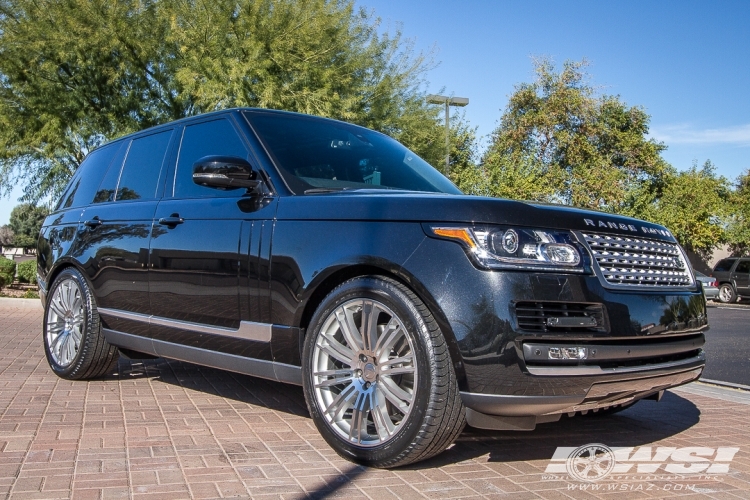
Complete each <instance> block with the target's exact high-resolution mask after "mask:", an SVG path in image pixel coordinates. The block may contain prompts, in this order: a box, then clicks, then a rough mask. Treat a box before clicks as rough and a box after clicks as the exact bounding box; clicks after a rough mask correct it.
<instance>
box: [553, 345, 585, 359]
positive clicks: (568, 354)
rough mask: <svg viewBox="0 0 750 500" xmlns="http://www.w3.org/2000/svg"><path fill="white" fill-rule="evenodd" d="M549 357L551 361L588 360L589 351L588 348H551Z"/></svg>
mask: <svg viewBox="0 0 750 500" xmlns="http://www.w3.org/2000/svg"><path fill="white" fill-rule="evenodd" d="M547 356H548V357H549V359H586V358H587V357H588V356H589V350H588V349H587V348H586V347H550V348H549V350H548V351H547Z"/></svg>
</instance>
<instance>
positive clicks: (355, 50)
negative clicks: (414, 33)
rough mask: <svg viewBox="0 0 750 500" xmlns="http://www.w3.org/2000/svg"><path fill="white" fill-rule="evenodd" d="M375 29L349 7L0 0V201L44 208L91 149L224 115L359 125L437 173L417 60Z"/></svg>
mask: <svg viewBox="0 0 750 500" xmlns="http://www.w3.org/2000/svg"><path fill="white" fill-rule="evenodd" d="M378 22H379V21H378V20H377V19H373V18H372V16H371V15H370V14H368V13H367V12H365V11H364V10H362V9H357V8H356V7H355V3H354V1H353V0H257V1H256V0H233V1H228V0H217V1H214V2H194V1H191V0H158V1H157V0H145V1H144V0H123V1H119V2H109V1H106V0H66V1H64V2H55V1H50V0H46V1H45V0H42V1H37V0H0V194H6V195H7V194H8V193H9V192H10V190H11V189H12V188H13V187H14V186H15V184H16V183H17V182H19V181H20V182H22V183H23V186H24V196H23V199H24V200H26V201H32V202H36V201H38V200H39V199H42V198H44V197H45V196H49V195H51V196H52V197H55V196H56V195H57V194H59V192H60V190H61V188H62V186H64V184H65V183H66V181H67V180H68V179H69V178H70V176H71V175H72V173H73V172H74V171H75V169H76V168H77V167H78V165H79V164H80V162H81V160H82V159H83V157H84V156H85V154H86V153H87V152H88V151H89V150H91V149H92V148H93V147H95V146H96V145H98V144H100V143H101V142H103V141H104V140H107V139H111V138H114V137H117V136H120V135H122V134H125V133H128V132H132V131H135V130H139V129H142V128H145V127H148V126H152V125H155V124H158V123H164V122H166V121H169V120H173V119H177V118H181V117H184V116H189V115H193V114H196V113H201V112H206V111H213V110H216V109H222V108H227V107H233V106H256V107H262V108H276V109H286V110H291V111H299V112H304V113H311V114H316V115H321V116H327V117H332V118H338V119H344V120H347V121H350V122H354V123H358V124H361V125H365V126H368V127H371V128H375V129H377V130H380V131H383V132H385V133H388V134H389V135H392V136H394V137H395V138H397V139H399V140H401V141H402V142H404V143H405V144H406V145H407V147H410V148H412V149H413V150H414V151H415V152H416V153H417V154H419V155H421V156H423V157H424V158H425V159H426V160H428V161H430V162H432V163H433V164H436V165H437V164H438V162H439V159H440V155H438V154H437V152H438V151H439V145H440V144H442V142H441V141H440V137H441V136H440V132H441V127H440V123H439V119H438V115H439V111H440V109H439V107H437V106H429V105H427V104H426V103H425V102H424V99H423V97H424V96H423V95H422V94H421V93H420V91H419V88H420V85H421V84H422V80H421V78H422V75H423V74H424V71H425V70H426V69H427V68H428V67H429V61H428V60H427V58H425V56H423V55H422V54H416V55H415V54H414V53H413V51H412V50H411V46H410V45H409V44H408V43H406V42H404V41H403V40H402V38H401V34H400V33H398V32H396V33H395V34H381V33H379V32H378ZM19 124H23V126H19Z"/></svg>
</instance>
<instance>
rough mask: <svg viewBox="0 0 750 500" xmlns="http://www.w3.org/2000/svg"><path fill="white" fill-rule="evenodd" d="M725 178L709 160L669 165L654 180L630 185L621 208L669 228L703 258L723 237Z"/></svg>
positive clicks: (728, 192) (726, 205) (726, 195)
mask: <svg viewBox="0 0 750 500" xmlns="http://www.w3.org/2000/svg"><path fill="white" fill-rule="evenodd" d="M731 195H732V194H731V190H730V186H729V182H728V181H727V179H725V178H724V177H720V176H717V175H716V168H715V167H714V165H713V164H712V163H711V161H706V162H705V163H704V164H703V166H702V167H700V168H699V167H698V165H697V164H696V163H694V164H693V166H692V167H691V168H690V169H689V170H687V171H684V172H677V171H675V170H674V169H670V170H668V171H667V172H665V174H664V175H663V176H662V177H660V178H659V179H658V180H653V181H651V182H644V183H642V185H641V186H640V187H639V188H637V189H633V190H632V192H631V193H630V198H629V200H628V202H627V204H626V206H624V207H623V210H622V212H623V213H625V214H626V215H632V216H634V217H638V218H641V219H645V220H648V221H651V222H655V223H657V224H661V225H663V226H666V227H668V228H669V230H670V231H671V232H672V234H674V235H675V238H677V241H679V242H680V244H681V245H682V246H683V247H685V248H686V249H688V250H692V251H693V252H695V253H697V254H698V255H700V256H701V257H703V258H704V259H708V258H709V257H710V256H711V253H712V252H713V250H714V249H715V248H716V247H717V246H719V245H720V244H722V243H724V242H725V241H726V238H727V235H726V231H725V227H726V224H725V219H726V217H727V216H728V215H729V214H728V211H729V200H730V197H731Z"/></svg>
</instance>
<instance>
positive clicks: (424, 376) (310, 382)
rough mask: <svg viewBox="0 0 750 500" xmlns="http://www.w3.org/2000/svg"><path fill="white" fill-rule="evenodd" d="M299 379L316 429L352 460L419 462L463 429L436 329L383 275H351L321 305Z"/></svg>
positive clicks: (400, 288) (454, 387)
mask: <svg viewBox="0 0 750 500" xmlns="http://www.w3.org/2000/svg"><path fill="white" fill-rule="evenodd" d="M303 374H304V375H303V384H304V389H305V398H306V401H307V406H308V409H309V410H310V415H311V416H312V418H313V421H314V422H315V425H316V426H317V428H318V430H319V431H320V433H321V434H322V435H323V437H324V438H325V439H326V441H327V442H328V443H329V444H330V445H331V446H332V447H333V448H334V449H335V450H336V451H337V452H338V453H339V454H340V455H342V456H343V457H345V458H348V459H350V460H354V461H357V462H360V463H364V464H366V465H369V466H373V467H395V466H399V465H405V464H408V463H412V462H416V461H419V460H424V459H426V458H429V457H431V456H433V455H436V454H438V453H440V452H441V451H443V450H444V449H445V448H446V447H447V446H448V445H450V444H451V443H452V442H453V440H454V439H455V438H456V437H457V436H458V434H459V433H460V432H461V429H462V428H463V426H464V422H465V413H464V408H463V404H462V402H461V398H460V395H459V393H458V387H457V384H456V376H455V373H454V370H453V366H452V363H451V358H450V355H449V353H448V349H447V345H446V342H445V338H444V337H443V334H442V332H441V331H440V329H439V327H438V326H437V324H436V322H435V320H434V318H433V317H432V315H431V314H430V312H429V310H428V309H427V307H426V306H425V305H424V304H423V303H422V302H421V301H420V300H419V298H418V297H416V295H414V294H413V293H412V292H411V291H410V290H409V289H408V288H406V287H405V286H403V285H401V284H400V283H398V282H396V281H393V280H390V279H387V278H381V277H361V278H355V279H352V280H350V281H347V282H346V283H344V284H342V285H341V286H339V287H338V288H336V289H335V290H334V291H333V292H331V293H330V294H329V295H328V297H326V298H325V300H324V301H323V303H322V304H321V305H320V306H319V308H318V310H317V311H316V313H315V315H314V316H313V318H312V320H311V323H310V328H309V332H308V334H307V337H306V338H305V347H304V353H303Z"/></svg>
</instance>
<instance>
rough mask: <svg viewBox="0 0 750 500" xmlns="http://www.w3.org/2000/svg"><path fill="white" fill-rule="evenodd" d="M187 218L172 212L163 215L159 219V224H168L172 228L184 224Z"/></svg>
mask: <svg viewBox="0 0 750 500" xmlns="http://www.w3.org/2000/svg"><path fill="white" fill-rule="evenodd" d="M183 222H185V219H183V218H182V217H180V216H179V215H178V214H172V215H170V216H169V217H162V218H161V219H159V224H161V225H162V226H168V227H170V228H172V227H175V226H176V225H177V224H182V223H183Z"/></svg>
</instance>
